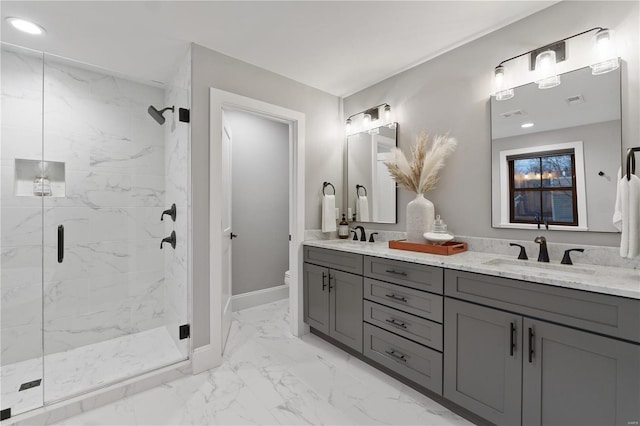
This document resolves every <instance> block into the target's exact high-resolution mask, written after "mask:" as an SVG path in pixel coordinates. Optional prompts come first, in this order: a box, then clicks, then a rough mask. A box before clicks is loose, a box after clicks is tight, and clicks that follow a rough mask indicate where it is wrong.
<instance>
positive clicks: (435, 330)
mask: <svg viewBox="0 0 640 426" xmlns="http://www.w3.org/2000/svg"><path fill="white" fill-rule="evenodd" d="M364 320H365V321H366V322H368V323H371V324H373V325H375V326H378V327H380V328H384V329H385V330H387V331H390V332H392V333H395V334H399V335H400V336H402V337H406V338H407V339H411V340H413V341H415V342H418V343H421V344H423V345H425V346H429V347H431V348H433V349H435V350H437V351H442V324H438V323H437V322H433V321H429V320H426V319H423V318H420V317H417V316H415V315H411V314H407V313H406V312H402V311H399V310H397V309H393V308H389V307H387V306H384V305H379V304H377V303H373V302H369V301H368V300H365V301H364Z"/></svg>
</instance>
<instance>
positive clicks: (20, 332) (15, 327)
mask: <svg viewBox="0 0 640 426" xmlns="http://www.w3.org/2000/svg"><path fill="white" fill-rule="evenodd" d="M1 54H2V69H1V70H0V71H1V72H2V80H1V83H2V87H1V102H2V117H1V120H2V121H1V126H2V129H1V131H2V143H1V144H0V173H1V176H0V185H1V186H0V271H1V275H0V293H1V294H0V301H1V304H0V331H1V333H2V334H1V336H0V337H1V338H0V344H1V353H0V362H1V363H2V365H7V364H11V363H14V362H16V361H22V360H25V359H30V358H38V357H41V356H42V331H41V329H42V219H43V216H42V199H41V198H40V197H16V196H14V189H15V187H14V176H15V172H16V170H15V159H16V158H22V159H34V160H40V159H41V158H42V68H43V58H42V54H41V53H36V52H30V51H26V50H22V49H14V48H11V47H8V46H5V45H2V52H1ZM41 367H42V363H41V362H40V363H39V366H36V367H34V368H40V369H41ZM3 408H4V407H3Z"/></svg>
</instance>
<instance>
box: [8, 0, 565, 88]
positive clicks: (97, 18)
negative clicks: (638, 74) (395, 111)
mask: <svg viewBox="0 0 640 426" xmlns="http://www.w3.org/2000/svg"><path fill="white" fill-rule="evenodd" d="M553 3H556V1H513V0H512V1H406V2H405V1H282V2H276V1H227V2H222V1H195V2H194V1H147V2H138V1H66V2H65V1H5V0H3V1H2V2H1V12H2V18H3V19H2V23H1V25H2V34H1V36H2V40H3V41H5V42H9V43H12V44H17V45H20V46H24V47H29V48H32V49H36V50H40V51H45V52H48V53H53V54H56V55H60V56H64V57H67V58H72V59H75V60H78V61H81V62H86V63H88V64H92V65H97V66H100V67H103V68H109V69H112V70H114V71H117V72H120V73H124V74H128V75H131V76H134V77H137V78H141V79H145V80H156V81H164V80H166V79H167V78H168V76H169V75H170V73H171V72H172V70H173V67H174V65H175V64H176V63H177V62H178V61H179V60H180V59H181V58H182V57H183V55H184V54H185V52H186V50H187V47H188V45H189V43H190V42H195V43H198V44H200V45H202V46H205V47H208V48H210V49H212V50H215V51H218V52H221V53H224V54H226V55H229V56H232V57H234V58H237V59H240V60H242V61H245V62H248V63H251V64H254V65H257V66H259V67H262V68H265V69H267V70H269V71H272V72H275V73H278V74H281V75H284V76H286V77H289V78H291V79H293V80H296V81H299V82H301V83H304V84H306V85H309V86H312V87H315V88H318V89H320V90H323V91H325V92H328V93H331V94H334V95H336V96H347V95H349V94H352V93H355V92H357V91H359V90H362V89H364V88H366V87H368V86H370V85H372V84H374V83H377V82H379V81H381V80H383V79H385V78H387V77H390V76H392V75H394V74H397V73H399V72H401V71H403V70H406V69H408V68H411V67H412V66H415V65H417V64H419V63H422V62H424V61H426V60H429V59H431V58H433V57H435V56H437V55H439V54H442V53H444V52H446V51H448V50H450V49H453V48H455V47H457V46H460V45H462V44H464V43H467V42H469V41H471V40H473V39H475V38H478V37H480V36H482V35H484V34H487V33H489V32H491V31H495V30H496V29H498V28H501V27H503V26H505V25H508V24H510V23H512V22H514V21H517V20H519V19H522V18H524V17H525V16H528V15H530V14H533V13H535V12H537V11H539V10H541V9H543V8H545V7H548V6H550V5H552V4H553ZM7 16H15V17H22V18H27V19H30V20H32V21H34V22H37V23H38V24H40V25H42V26H43V27H45V28H46V30H47V33H46V35H44V36H29V35H26V34H22V33H19V32H18V31H17V30H15V29H14V28H13V27H11V26H10V25H8V24H7V23H6V22H5V21H4V18H5V17H7Z"/></svg>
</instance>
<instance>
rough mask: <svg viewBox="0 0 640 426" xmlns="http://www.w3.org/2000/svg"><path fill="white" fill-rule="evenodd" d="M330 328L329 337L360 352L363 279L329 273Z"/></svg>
mask: <svg viewBox="0 0 640 426" xmlns="http://www.w3.org/2000/svg"><path fill="white" fill-rule="evenodd" d="M329 273H330V279H329V291H330V293H331V303H330V305H331V309H330V315H331V319H330V320H329V324H330V326H331V328H330V331H329V335H330V336H331V337H333V338H334V339H336V340H338V341H340V342H342V343H344V344H345V345H347V346H349V347H351V348H353V349H355V350H357V351H358V352H362V286H363V278H362V277H361V276H359V275H353V274H348V273H346V272H340V271H334V270H333V269H331V270H330V271H329Z"/></svg>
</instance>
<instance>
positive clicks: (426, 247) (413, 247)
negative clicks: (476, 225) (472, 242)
mask: <svg viewBox="0 0 640 426" xmlns="http://www.w3.org/2000/svg"><path fill="white" fill-rule="evenodd" d="M389 248H392V249H397V250H408V251H419V252H421V253H431V254H442V255H445V256H449V255H451V254H456V253H462V252H463V251H467V243H465V242H462V241H447V242H446V243H443V244H439V245H435V244H422V243H410V242H408V241H406V240H392V241H389Z"/></svg>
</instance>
